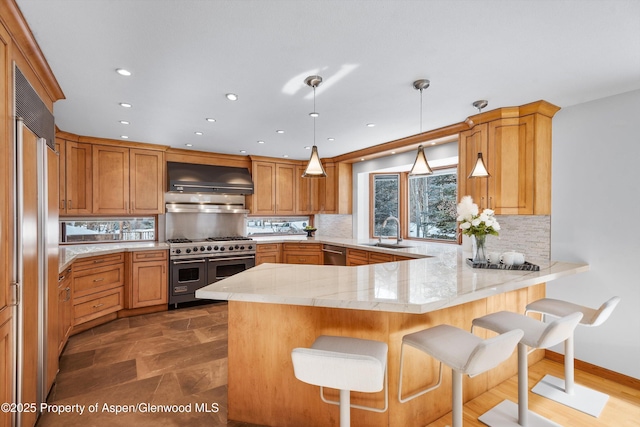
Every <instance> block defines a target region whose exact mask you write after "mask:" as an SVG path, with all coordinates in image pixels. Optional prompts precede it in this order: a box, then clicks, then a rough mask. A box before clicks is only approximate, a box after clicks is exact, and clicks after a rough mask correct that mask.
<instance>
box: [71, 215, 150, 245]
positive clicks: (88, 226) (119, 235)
mask: <svg viewBox="0 0 640 427" xmlns="http://www.w3.org/2000/svg"><path fill="white" fill-rule="evenodd" d="M155 239H156V220H155V218H153V217H149V218H95V219H93V218H92V219H73V220H61V221H60V243H89V242H91V243H106V242H121V241H147V240H152V241H153V240H155Z"/></svg>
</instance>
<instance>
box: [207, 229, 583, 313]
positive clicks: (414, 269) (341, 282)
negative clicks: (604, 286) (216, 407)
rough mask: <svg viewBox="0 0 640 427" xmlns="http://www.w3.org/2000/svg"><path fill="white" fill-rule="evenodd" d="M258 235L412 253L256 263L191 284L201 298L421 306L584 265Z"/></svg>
mask: <svg viewBox="0 0 640 427" xmlns="http://www.w3.org/2000/svg"><path fill="white" fill-rule="evenodd" d="M256 240H258V241H259V242H260V241H264V242H289V241H297V242H307V243H308V242H319V243H331V244H338V245H343V246H347V247H355V248H358V249H367V250H375V251H379V252H385V253H394V254H398V255H403V256H415V257H420V258H417V259H415V260H408V261H398V262H388V263H382V264H372V265H363V266H356V267H342V266H329V265H326V266H325V265H292V264H261V265H259V266H257V267H254V268H251V269H249V270H246V271H243V272H241V273H238V274H236V275H234V276H231V277H229V278H227V279H224V280H221V281H219V282H216V283H213V284H211V285H208V286H205V287H204V288H201V289H199V290H197V291H196V297H198V298H204V299H216V300H229V301H245V302H258V303H273V304H292V305H300V306H319V307H334V308H346V309H357V310H373V311H387V312H400V313H416V314H419V313H427V312H429V311H434V310H439V309H442V308H446V307H451V306H455V305H459V304H464V303H467V302H471V301H476V300H479V299H483V298H486V297H489V296H491V295H496V294H500V293H504V292H509V291H512V290H517V289H521V288H526V287H529V286H533V285H536V284H539V283H543V282H549V281H552V280H554V279H558V278H560V277H564V276H568V275H572V274H578V273H581V272H585V271H588V269H589V266H588V264H581V263H568V262H559V261H549V262H547V263H545V264H544V265H543V264H542V263H537V264H538V265H540V271H516V270H486V269H474V268H471V267H470V266H468V265H467V264H466V262H465V257H466V256H467V255H468V254H464V253H463V251H462V248H461V247H460V246H458V245H450V244H438V243H417V242H411V241H405V242H402V243H403V244H405V243H406V244H407V245H411V247H410V248H405V249H385V248H376V247H369V246H363V245H365V244H366V243H373V242H374V241H371V242H359V241H355V240H352V239H335V238H310V239H307V238H305V237H300V236H297V238H293V237H291V238H290V237H286V238H282V237H280V238H277V237H273V238H265V239H261V238H258V239H256Z"/></svg>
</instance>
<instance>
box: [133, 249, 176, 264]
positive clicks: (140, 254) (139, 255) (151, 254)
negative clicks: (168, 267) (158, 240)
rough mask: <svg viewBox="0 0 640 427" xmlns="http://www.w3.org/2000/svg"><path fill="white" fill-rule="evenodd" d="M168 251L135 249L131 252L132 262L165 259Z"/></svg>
mask: <svg viewBox="0 0 640 427" xmlns="http://www.w3.org/2000/svg"><path fill="white" fill-rule="evenodd" d="M167 252H168V251H136V252H133V262H141V261H142V262H144V261H157V260H165V259H167Z"/></svg>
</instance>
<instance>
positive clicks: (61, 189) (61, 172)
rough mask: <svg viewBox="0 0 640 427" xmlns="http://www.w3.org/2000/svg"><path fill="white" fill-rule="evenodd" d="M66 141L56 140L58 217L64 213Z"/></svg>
mask: <svg viewBox="0 0 640 427" xmlns="http://www.w3.org/2000/svg"><path fill="white" fill-rule="evenodd" d="M66 147H67V146H66V141H65V140H64V139H60V138H56V151H57V152H58V154H59V157H58V158H59V162H60V163H59V166H58V198H59V199H60V202H59V203H58V212H59V213H60V215H64V214H65V213H66V207H67V202H66V195H67V192H66V182H65V176H66V164H67V159H66V157H65V153H66Z"/></svg>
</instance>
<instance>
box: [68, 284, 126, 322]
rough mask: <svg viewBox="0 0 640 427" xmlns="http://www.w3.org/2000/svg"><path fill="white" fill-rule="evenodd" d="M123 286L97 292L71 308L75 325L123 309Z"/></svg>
mask: <svg viewBox="0 0 640 427" xmlns="http://www.w3.org/2000/svg"><path fill="white" fill-rule="evenodd" d="M123 302H124V286H120V287H119V288H116V289H110V290H108V291H103V292H99V293H97V294H94V295H92V296H91V298H90V299H89V298H82V299H81V301H79V302H77V303H76V304H74V306H73V318H74V320H75V322H74V323H75V324H76V325H77V324H79V323H84V322H88V321H89V320H93V319H97V318H98V317H102V316H104V315H106V314H109V313H113V312H115V311H118V310H122V308H123V307H124V305H123Z"/></svg>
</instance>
